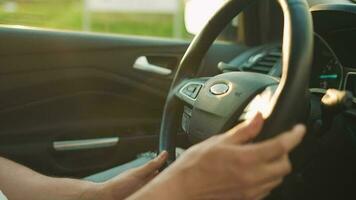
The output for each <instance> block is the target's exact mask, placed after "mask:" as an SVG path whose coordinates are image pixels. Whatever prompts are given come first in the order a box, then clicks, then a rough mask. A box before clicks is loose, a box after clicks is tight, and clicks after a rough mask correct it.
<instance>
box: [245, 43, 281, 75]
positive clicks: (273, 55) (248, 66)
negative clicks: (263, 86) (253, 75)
mask: <svg viewBox="0 0 356 200" xmlns="http://www.w3.org/2000/svg"><path fill="white" fill-rule="evenodd" d="M281 57H282V50H281V48H275V49H271V50H269V51H266V52H263V53H259V54H257V55H254V56H251V57H250V58H249V60H248V61H247V62H246V63H245V64H244V66H243V69H244V71H249V72H258V73H263V74H268V73H269V72H270V71H271V69H272V68H273V67H274V66H275V64H276V63H277V62H278V61H279V60H280V59H281Z"/></svg>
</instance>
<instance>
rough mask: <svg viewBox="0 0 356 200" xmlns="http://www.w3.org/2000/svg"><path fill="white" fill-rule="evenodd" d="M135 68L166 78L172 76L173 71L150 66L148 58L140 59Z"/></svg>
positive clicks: (137, 60) (141, 57) (142, 57)
mask: <svg viewBox="0 0 356 200" xmlns="http://www.w3.org/2000/svg"><path fill="white" fill-rule="evenodd" d="M133 68H134V69H138V70H141V71H146V72H151V73H154V74H159V75H164V76H166V75H170V74H172V70H171V69H167V68H164V67H161V66H158V65H153V64H150V63H149V62H148V59H147V57H146V56H140V57H138V58H137V59H136V61H135V63H134V65H133Z"/></svg>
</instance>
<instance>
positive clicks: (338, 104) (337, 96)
mask: <svg viewBox="0 0 356 200" xmlns="http://www.w3.org/2000/svg"><path fill="white" fill-rule="evenodd" d="M352 100H353V96H352V94H351V93H350V92H348V91H340V90H336V89H328V90H327V91H326V94H325V95H324V96H323V98H322V99H321V120H322V127H321V130H322V131H327V130H329V129H330V127H331V125H332V122H333V121H334V118H335V117H336V116H337V115H338V114H341V113H342V112H344V111H345V110H347V109H349V108H351V107H352Z"/></svg>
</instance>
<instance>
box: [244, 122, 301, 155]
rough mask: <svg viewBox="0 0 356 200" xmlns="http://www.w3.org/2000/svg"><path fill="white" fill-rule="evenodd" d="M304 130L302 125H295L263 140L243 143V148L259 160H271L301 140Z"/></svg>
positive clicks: (287, 151)
mask: <svg viewBox="0 0 356 200" xmlns="http://www.w3.org/2000/svg"><path fill="white" fill-rule="evenodd" d="M305 130H306V129H305V126H304V125H296V126H295V127H294V128H293V129H292V130H291V131H288V132H286V133H283V134H281V135H279V136H277V137H275V138H273V139H270V140H267V141H264V142H260V143H256V144H248V145H245V146H244V148H243V149H244V150H245V151H246V153H247V154H250V155H253V156H255V158H256V159H258V160H259V161H261V162H265V161H273V160H275V159H278V158H280V157H282V156H284V155H285V154H288V153H289V152H290V151H291V150H292V149H294V148H295V147H296V146H297V145H298V144H299V143H300V142H301V141H302V139H303V137H304V134H305Z"/></svg>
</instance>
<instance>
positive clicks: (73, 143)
mask: <svg viewBox="0 0 356 200" xmlns="http://www.w3.org/2000/svg"><path fill="white" fill-rule="evenodd" d="M118 142H119V138H118V137H111V138H100V139H85V140H66V141H55V142H53V148H54V150H56V151H74V150H84V149H99V148H107V147H113V146H115V145H116V144H117V143H118Z"/></svg>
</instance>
